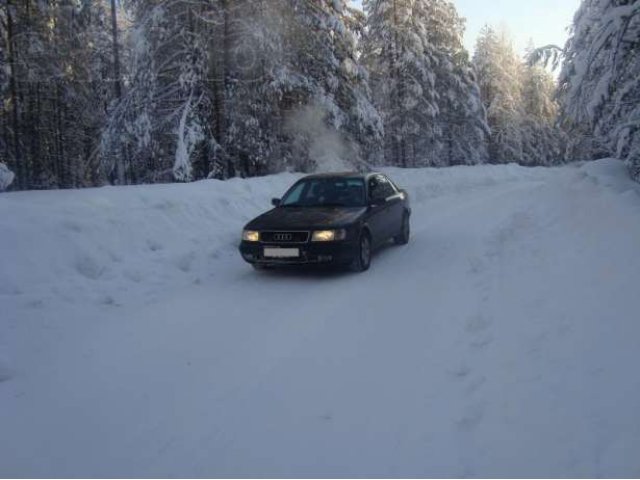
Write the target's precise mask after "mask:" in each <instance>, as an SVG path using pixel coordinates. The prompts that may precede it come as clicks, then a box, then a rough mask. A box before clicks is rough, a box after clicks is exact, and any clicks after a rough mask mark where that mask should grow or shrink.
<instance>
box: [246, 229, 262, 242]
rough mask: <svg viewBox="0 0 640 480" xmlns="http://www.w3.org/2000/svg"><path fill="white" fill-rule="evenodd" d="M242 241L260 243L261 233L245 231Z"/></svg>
mask: <svg viewBox="0 0 640 480" xmlns="http://www.w3.org/2000/svg"><path fill="white" fill-rule="evenodd" d="M242 240H244V241H245V242H259V241H260V232H254V231H253V230H243V231H242Z"/></svg>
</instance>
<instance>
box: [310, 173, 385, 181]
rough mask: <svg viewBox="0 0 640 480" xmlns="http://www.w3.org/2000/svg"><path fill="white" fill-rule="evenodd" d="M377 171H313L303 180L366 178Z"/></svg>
mask: <svg viewBox="0 0 640 480" xmlns="http://www.w3.org/2000/svg"><path fill="white" fill-rule="evenodd" d="M376 174H378V172H367V173H361V172H332V173H314V174H313V175H307V176H306V177H304V178H303V180H315V179H327V178H362V179H366V178H368V177H370V176H371V175H376Z"/></svg>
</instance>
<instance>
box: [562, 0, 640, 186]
mask: <svg viewBox="0 0 640 480" xmlns="http://www.w3.org/2000/svg"><path fill="white" fill-rule="evenodd" d="M639 50H640V2H639V1H637V0H585V1H584V2H583V3H582V5H581V7H580V9H579V10H578V12H577V13H576V16H575V18H574V25H573V28H572V34H571V38H570V39H569V41H568V42H567V45H566V47H565V49H564V56H565V60H564V65H563V68H562V72H561V75H560V101H561V117H562V121H563V124H564V127H565V128H566V129H567V131H568V133H569V136H570V137H571V138H572V139H576V140H574V142H573V143H572V145H571V147H572V148H571V151H570V156H571V157H572V158H573V159H583V160H584V159H589V158H596V157H601V156H607V155H611V156H617V157H618V158H623V159H626V160H627V161H628V163H629V166H630V168H631V173H632V175H633V176H634V177H635V178H637V179H638V180H640V83H639V82H638V76H640V55H638V51H639Z"/></svg>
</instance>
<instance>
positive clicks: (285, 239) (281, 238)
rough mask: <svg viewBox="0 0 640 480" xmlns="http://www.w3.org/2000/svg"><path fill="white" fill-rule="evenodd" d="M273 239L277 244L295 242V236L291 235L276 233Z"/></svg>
mask: <svg viewBox="0 0 640 480" xmlns="http://www.w3.org/2000/svg"><path fill="white" fill-rule="evenodd" d="M273 239H274V240H275V241H276V242H290V241H291V240H293V235H292V234H291V233H274V234H273Z"/></svg>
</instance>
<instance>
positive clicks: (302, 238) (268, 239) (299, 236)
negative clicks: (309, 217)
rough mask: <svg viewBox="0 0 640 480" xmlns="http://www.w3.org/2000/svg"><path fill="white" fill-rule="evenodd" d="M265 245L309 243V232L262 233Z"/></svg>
mask: <svg viewBox="0 0 640 480" xmlns="http://www.w3.org/2000/svg"><path fill="white" fill-rule="evenodd" d="M260 237H261V239H262V242H263V243H278V244H281V243H307V241H308V240H309V232H279V231H278V232H260Z"/></svg>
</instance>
